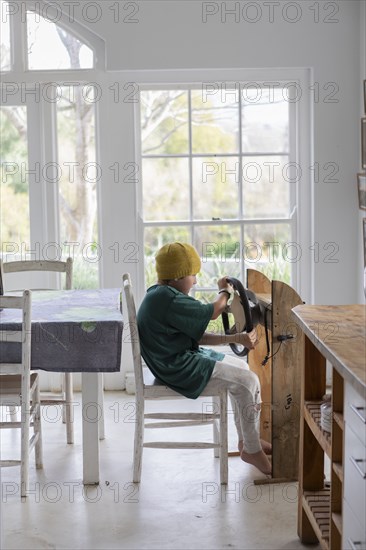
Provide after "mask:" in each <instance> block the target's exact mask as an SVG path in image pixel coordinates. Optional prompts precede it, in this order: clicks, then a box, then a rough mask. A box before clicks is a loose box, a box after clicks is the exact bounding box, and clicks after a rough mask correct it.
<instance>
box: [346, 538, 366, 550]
mask: <svg viewBox="0 0 366 550" xmlns="http://www.w3.org/2000/svg"><path fill="white" fill-rule="evenodd" d="M347 542H348V544H349V547H350V548H351V550H360V549H361V548H362V547H363V546H364V543H363V542H361V541H360V540H351V539H348V541H347Z"/></svg>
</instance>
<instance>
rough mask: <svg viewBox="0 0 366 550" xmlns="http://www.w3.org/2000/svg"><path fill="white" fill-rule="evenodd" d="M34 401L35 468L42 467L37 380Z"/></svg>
mask: <svg viewBox="0 0 366 550" xmlns="http://www.w3.org/2000/svg"><path fill="white" fill-rule="evenodd" d="M34 403H35V405H36V413H35V417H34V433H35V434H38V438H37V441H36V444H35V447H34V454H35V459H36V468H43V449H42V421H41V397H40V391H39V380H38V381H37V386H36V389H35V391H34Z"/></svg>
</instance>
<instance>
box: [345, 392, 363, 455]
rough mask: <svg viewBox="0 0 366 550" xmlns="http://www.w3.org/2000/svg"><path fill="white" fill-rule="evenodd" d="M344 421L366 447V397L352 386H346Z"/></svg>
mask: <svg viewBox="0 0 366 550" xmlns="http://www.w3.org/2000/svg"><path fill="white" fill-rule="evenodd" d="M344 420H345V422H346V425H348V426H349V427H350V428H351V429H352V430H353V431H354V432H355V434H356V435H357V437H358V438H359V439H360V441H361V443H362V444H363V445H364V446H365V445H366V401H365V395H361V394H360V393H358V392H357V391H356V390H355V389H354V388H353V387H352V386H351V384H346V390H345V407H344Z"/></svg>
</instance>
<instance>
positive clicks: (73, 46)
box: [27, 11, 94, 70]
mask: <svg viewBox="0 0 366 550" xmlns="http://www.w3.org/2000/svg"><path fill="white" fill-rule="evenodd" d="M27 41H28V68H29V69H31V70H35V69H38V70H39V69H43V70H44V69H52V70H55V69H89V68H91V67H93V64H94V59H93V51H92V50H91V49H90V48H89V47H88V46H87V45H86V44H83V43H82V42H81V41H80V40H78V39H77V38H76V37H75V36H73V35H72V34H70V33H68V32H67V31H66V30H64V29H63V28H62V27H60V26H58V25H56V24H55V23H52V22H51V21H48V20H47V19H45V18H44V17H41V16H40V15H39V14H38V13H37V12H35V11H28V12H27Z"/></svg>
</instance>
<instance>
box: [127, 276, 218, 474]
mask: <svg viewBox="0 0 366 550" xmlns="http://www.w3.org/2000/svg"><path fill="white" fill-rule="evenodd" d="M123 287H124V292H125V296H126V303H127V311H128V322H129V327H130V337H131V345H132V353H133V364H134V373H135V384H136V425H135V442H134V459H133V481H134V483H139V482H140V479H141V466H142V451H143V447H150V448H161V449H214V451H215V456H219V457H220V482H221V483H222V484H227V482H228V442H227V392H226V390H223V389H221V388H220V387H219V384H217V382H216V381H214V380H211V381H210V382H209V383H208V385H207V386H206V388H205V390H204V391H203V393H202V394H201V395H202V396H204V397H212V398H214V401H213V404H214V405H216V406H217V407H216V408H217V409H218V411H217V412H212V414H208V413H168V412H161V413H145V412H144V409H145V400H148V399H150V400H152V399H167V398H168V399H173V400H177V399H186V398H185V397H183V396H182V395H180V394H179V393H177V392H175V391H174V390H172V389H170V388H168V387H167V386H165V385H164V384H163V383H160V382H159V381H157V380H156V379H155V378H154V376H153V375H152V373H151V371H149V370H148V369H147V368H144V369H143V366H142V359H141V352H140V339H139V333H138V330H137V322H136V308H135V301H134V297H133V293H132V285H131V280H130V275H129V274H128V273H125V274H124V275H123ZM145 419H162V420H165V421H164V422H150V423H147V424H144V420H145ZM167 421H168V422H167ZM209 423H210V424H213V427H214V434H213V442H212V443H207V442H196V441H194V442H168V441H162V442H146V443H145V442H144V428H175V427H180V426H197V425H205V424H209Z"/></svg>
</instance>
